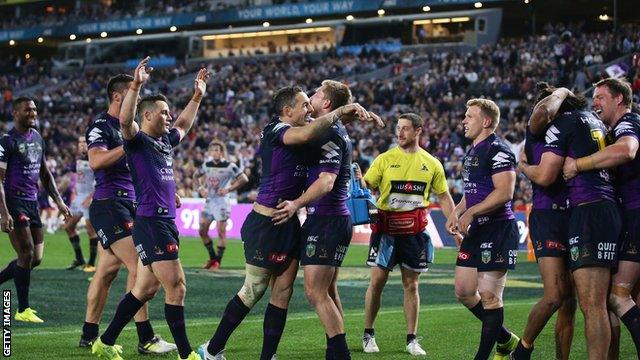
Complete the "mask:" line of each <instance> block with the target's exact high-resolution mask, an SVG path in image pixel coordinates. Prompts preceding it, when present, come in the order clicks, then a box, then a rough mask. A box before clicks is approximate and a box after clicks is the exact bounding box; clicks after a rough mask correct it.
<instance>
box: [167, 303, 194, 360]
mask: <svg viewBox="0 0 640 360" xmlns="http://www.w3.org/2000/svg"><path fill="white" fill-rule="evenodd" d="M164 317H165V319H166V320H167V324H168V325H169V330H171V335H173V340H174V341H175V342H176V346H177V347H178V354H180V358H181V359H186V358H188V357H189V354H191V351H192V349H191V345H190V344H189V340H188V339H187V329H186V327H185V325H184V306H181V305H170V304H164Z"/></svg>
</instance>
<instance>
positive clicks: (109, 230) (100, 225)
mask: <svg viewBox="0 0 640 360" xmlns="http://www.w3.org/2000/svg"><path fill="white" fill-rule="evenodd" d="M135 215H136V207H135V205H134V204H133V201H131V200H125V199H101V200H93V201H92V202H91V205H89V220H90V221H91V225H93V228H94V229H95V230H96V234H98V237H100V243H101V244H102V247H103V248H105V249H108V248H109V247H110V246H111V245H112V244H113V243H114V242H116V241H118V240H120V239H123V238H126V237H127V236H131V230H132V229H133V219H134V218H135Z"/></svg>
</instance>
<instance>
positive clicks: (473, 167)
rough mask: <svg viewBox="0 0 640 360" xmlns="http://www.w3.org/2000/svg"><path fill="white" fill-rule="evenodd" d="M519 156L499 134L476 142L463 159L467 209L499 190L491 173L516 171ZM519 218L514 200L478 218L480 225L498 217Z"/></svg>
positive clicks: (498, 218) (501, 218)
mask: <svg viewBox="0 0 640 360" xmlns="http://www.w3.org/2000/svg"><path fill="white" fill-rule="evenodd" d="M515 165H516V157H515V155H513V152H511V150H510V149H509V146H507V144H505V143H504V142H503V141H502V140H501V139H500V138H498V137H497V136H496V134H491V135H489V137H487V138H486V139H484V140H482V141H481V142H480V143H478V144H476V145H475V146H472V147H471V149H469V151H468V152H467V154H466V155H465V157H464V161H463V170H462V179H463V180H464V198H465V201H466V205H467V209H468V208H470V207H472V206H474V205H476V204H478V203H480V202H482V201H483V200H484V199H486V198H487V196H489V194H491V192H493V190H495V187H494V186H493V180H492V179H491V177H492V176H493V175H495V174H498V173H501V172H503V171H515ZM508 219H515V216H514V215H513V211H512V210H511V201H507V202H506V203H505V204H504V206H501V207H500V208H498V209H497V210H494V211H492V212H490V213H488V214H480V215H478V216H477V217H476V219H475V220H474V221H475V222H476V223H477V224H478V225H482V224H486V223H490V222H494V221H497V220H508Z"/></svg>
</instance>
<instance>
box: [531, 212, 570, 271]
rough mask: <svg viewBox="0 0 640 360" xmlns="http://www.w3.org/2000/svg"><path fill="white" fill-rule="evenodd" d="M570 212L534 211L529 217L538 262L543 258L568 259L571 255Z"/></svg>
mask: <svg viewBox="0 0 640 360" xmlns="http://www.w3.org/2000/svg"><path fill="white" fill-rule="evenodd" d="M570 218H571V212H570V211H563V210H551V209H548V210H532V211H531V214H530V215H529V234H530V235H531V241H532V242H533V250H534V251H535V253H536V260H537V259H539V258H541V257H559V258H566V257H567V256H568V254H569V250H568V246H567V244H568V243H567V241H568V240H569V219H570Z"/></svg>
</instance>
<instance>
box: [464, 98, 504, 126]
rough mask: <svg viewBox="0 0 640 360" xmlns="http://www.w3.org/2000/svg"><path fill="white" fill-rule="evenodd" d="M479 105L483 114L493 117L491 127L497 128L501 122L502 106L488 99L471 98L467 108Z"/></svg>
mask: <svg viewBox="0 0 640 360" xmlns="http://www.w3.org/2000/svg"><path fill="white" fill-rule="evenodd" d="M472 106H477V107H479V108H480V112H481V113H482V115H483V116H485V117H487V118H489V119H491V127H492V128H493V130H495V129H496V128H497V127H498V124H499V123H500V108H499V107H498V105H497V104H496V103H495V102H493V101H491V100H488V99H471V100H469V101H467V108H470V107H472Z"/></svg>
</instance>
